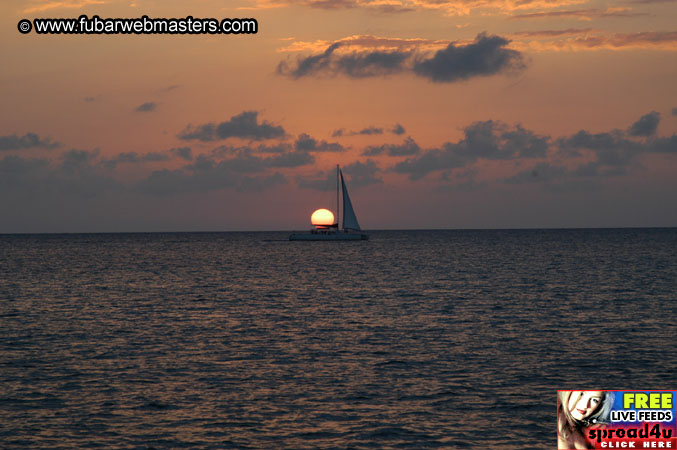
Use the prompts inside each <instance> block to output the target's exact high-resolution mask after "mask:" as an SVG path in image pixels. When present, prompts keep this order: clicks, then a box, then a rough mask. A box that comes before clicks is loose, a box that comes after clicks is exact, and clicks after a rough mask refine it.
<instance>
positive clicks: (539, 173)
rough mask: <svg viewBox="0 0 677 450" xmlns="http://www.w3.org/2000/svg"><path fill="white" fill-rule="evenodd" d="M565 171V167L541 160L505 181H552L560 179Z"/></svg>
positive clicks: (518, 182) (520, 182) (515, 182)
mask: <svg viewBox="0 0 677 450" xmlns="http://www.w3.org/2000/svg"><path fill="white" fill-rule="evenodd" d="M566 173H567V168H566V167H563V166H555V165H552V164H550V163H547V162H542V163H538V164H536V165H535V166H534V167H532V168H531V169H527V170H524V171H522V172H519V173H517V174H516V175H513V176H511V177H509V178H507V179H506V180H505V181H506V182H507V183H510V184H524V183H554V182H557V181H561V180H562V179H563V178H564V176H565V175H566Z"/></svg>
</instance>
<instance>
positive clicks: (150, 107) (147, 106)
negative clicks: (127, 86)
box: [134, 102, 157, 112]
mask: <svg viewBox="0 0 677 450" xmlns="http://www.w3.org/2000/svg"><path fill="white" fill-rule="evenodd" d="M155 108H157V103H155V102H146V103H142V104H140V105H139V106H137V107H136V108H134V111H136V112H152V111H155Z"/></svg>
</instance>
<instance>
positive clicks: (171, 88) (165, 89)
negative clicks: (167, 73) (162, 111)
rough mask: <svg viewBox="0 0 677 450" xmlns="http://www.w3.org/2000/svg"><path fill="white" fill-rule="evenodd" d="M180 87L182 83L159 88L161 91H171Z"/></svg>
mask: <svg viewBox="0 0 677 450" xmlns="http://www.w3.org/2000/svg"><path fill="white" fill-rule="evenodd" d="M180 87H181V85H180V84H172V85H169V86H167V87H164V88H162V89H159V92H171V91H173V90H176V89H178V88H180Z"/></svg>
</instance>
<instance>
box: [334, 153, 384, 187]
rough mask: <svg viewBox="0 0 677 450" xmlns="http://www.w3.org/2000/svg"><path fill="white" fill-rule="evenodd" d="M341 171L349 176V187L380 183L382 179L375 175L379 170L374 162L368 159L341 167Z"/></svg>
mask: <svg viewBox="0 0 677 450" xmlns="http://www.w3.org/2000/svg"><path fill="white" fill-rule="evenodd" d="M343 172H344V173H345V174H346V175H349V176H350V180H349V183H350V186H351V187H362V186H369V185H372V184H382V183H383V180H382V179H381V178H379V177H378V176H376V174H377V173H379V172H381V169H380V168H379V167H378V165H377V164H376V162H374V161H373V160H371V159H368V160H367V161H365V162H360V161H356V162H354V163H352V164H348V165H347V166H344V167H343Z"/></svg>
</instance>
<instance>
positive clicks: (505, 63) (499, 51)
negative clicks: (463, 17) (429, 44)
mask: <svg viewBox="0 0 677 450" xmlns="http://www.w3.org/2000/svg"><path fill="white" fill-rule="evenodd" d="M509 42H510V41H508V40H507V39H504V38H502V37H500V36H489V35H486V34H484V33H482V34H479V35H477V38H476V39H475V42H473V43H472V44H469V45H465V46H456V45H454V44H453V43H451V44H449V45H448V46H447V48H446V49H444V50H439V51H437V52H436V53H435V55H434V56H433V57H432V58H429V59H420V60H418V61H416V62H415V64H414V73H416V74H417V75H419V76H422V77H425V78H428V79H429V80H431V81H434V82H437V83H450V82H454V81H459V80H466V79H468V78H471V77H475V76H486V75H494V74H497V73H501V72H505V71H508V70H521V69H523V68H524V67H525V64H524V61H523V58H522V55H521V53H519V52H518V51H516V50H511V49H508V48H506V45H508V43H509Z"/></svg>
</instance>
